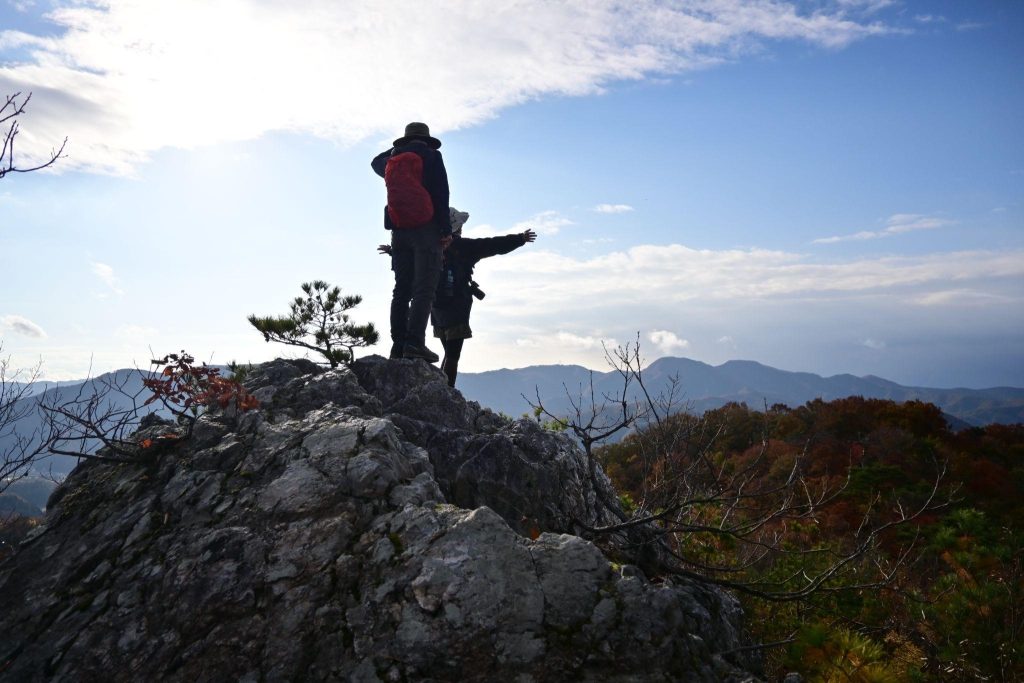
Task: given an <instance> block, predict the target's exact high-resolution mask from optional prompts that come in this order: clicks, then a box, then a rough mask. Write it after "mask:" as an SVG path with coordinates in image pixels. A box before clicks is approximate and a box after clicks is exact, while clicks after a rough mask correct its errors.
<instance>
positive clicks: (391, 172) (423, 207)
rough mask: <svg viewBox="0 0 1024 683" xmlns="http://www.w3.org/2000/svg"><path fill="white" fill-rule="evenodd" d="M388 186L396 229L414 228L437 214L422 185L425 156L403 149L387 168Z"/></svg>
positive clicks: (392, 220) (391, 216) (390, 211)
mask: <svg viewBox="0 0 1024 683" xmlns="http://www.w3.org/2000/svg"><path fill="white" fill-rule="evenodd" d="M384 184H385V185H386V186H387V188H388V216H389V217H390V218H391V222H392V223H394V225H395V227H397V228H415V227H418V226H420V225H423V224H424V223H428V222H430V219H431V218H433V217H434V202H432V201H431V200H430V193H429V192H427V189H426V188H425V187H423V157H421V156H420V155H419V154H417V153H416V152H402V153H401V154H396V155H395V156H393V157H391V158H390V159H388V163H387V166H386V167H385V168H384Z"/></svg>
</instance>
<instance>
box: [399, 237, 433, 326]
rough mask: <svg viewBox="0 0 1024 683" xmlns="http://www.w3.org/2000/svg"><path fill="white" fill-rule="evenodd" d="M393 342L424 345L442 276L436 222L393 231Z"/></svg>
mask: <svg viewBox="0 0 1024 683" xmlns="http://www.w3.org/2000/svg"><path fill="white" fill-rule="evenodd" d="M391 270H393V271H395V289H394V292H392V295H391V341H392V342H394V343H395V344H414V345H417V346H423V345H424V342H425V337H426V332H427V320H428V319H429V318H430V305H431V304H432V303H433V302H434V292H435V291H436V289H437V279H438V278H439V277H440V275H441V236H440V233H439V232H438V230H437V228H435V227H434V226H432V225H427V226H423V227H420V228H407V229H404V230H392V231H391Z"/></svg>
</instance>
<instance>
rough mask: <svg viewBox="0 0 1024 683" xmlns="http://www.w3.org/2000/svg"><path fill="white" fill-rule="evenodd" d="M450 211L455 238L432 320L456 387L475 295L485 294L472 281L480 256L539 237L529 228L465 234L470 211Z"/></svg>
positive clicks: (448, 248) (446, 254)
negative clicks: (498, 233) (475, 235)
mask: <svg viewBox="0 0 1024 683" xmlns="http://www.w3.org/2000/svg"><path fill="white" fill-rule="evenodd" d="M449 214H450V220H451V226H452V241H451V243H450V244H448V245H447V246H446V247H445V250H444V260H443V264H442V267H441V281H440V282H439V283H438V285H437V294H436V295H435V297H434V305H433V308H432V309H431V311H430V320H431V323H432V324H433V326H434V336H435V337H437V338H438V339H440V340H441V345H442V346H443V347H444V360H443V361H441V369H442V370H443V371H444V374H446V375H447V376H448V385H449V386H453V387H454V386H455V377H456V375H458V372H459V358H460V356H461V355H462V344H463V342H465V341H466V340H467V339H469V338H470V337H472V336H473V330H471V329H470V327H469V314H470V311H471V310H472V308H473V298H474V297H476V298H478V299H483V298H484V293H483V292H482V291H480V287H479V285H477V283H476V282H474V281H473V268H474V267H475V266H476V264H477V263H478V262H479V261H480V259H485V258H488V257H490V256H498V255H499V254H507V253H509V252H510V251H513V250H515V249H518V248H519V247H521V246H523V245H524V244H527V243H528V242H533V241H534V240H536V239H537V233H535V232H534V231H533V230H526V231H525V232H519V233H514V234H511V235H504V236H502V237H482V238H472V237H463V236H462V226H463V225H464V224H465V223H466V221H467V220H469V214H468V213H466V212H464V211H459V210H458V209H455V208H451V209H449Z"/></svg>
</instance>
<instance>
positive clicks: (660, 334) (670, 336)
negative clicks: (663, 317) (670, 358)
mask: <svg viewBox="0 0 1024 683" xmlns="http://www.w3.org/2000/svg"><path fill="white" fill-rule="evenodd" d="M647 339H649V340H650V342H651V343H652V344H654V345H655V346H656V347H657V348H658V350H659V351H661V352H662V353H663V354H665V355H671V354H673V353H678V352H680V351H684V350H686V349H688V348H690V342H689V341H687V340H686V339H680V338H679V337H678V336H676V334H675V333H674V332H669V331H668V330H653V331H652V332H650V333H649V334H648V335H647Z"/></svg>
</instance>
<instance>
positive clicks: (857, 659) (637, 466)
mask: <svg viewBox="0 0 1024 683" xmlns="http://www.w3.org/2000/svg"><path fill="white" fill-rule="evenodd" d="M672 419H674V420H676V421H682V422H688V424H687V425H686V429H687V430H688V431H687V433H688V434H691V435H692V434H696V433H699V434H702V435H706V441H705V442H704V443H703V444H700V445H699V446H698V448H699V450H700V452H701V453H704V454H706V455H707V458H708V459H709V467H710V466H713V467H717V468H721V470H720V471H725V472H736V471H747V470H749V471H754V472H756V474H757V477H756V478H755V479H752V480H751V481H750V483H749V484H748V485H747V486H748V491H749V493H750V495H749V497H747V498H744V499H743V500H744V502H743V504H741V505H738V506H734V507H733V508H732V509H729V510H727V511H723V510H717V511H714V512H709V513H708V514H707V516H706V518H707V519H709V520H715V519H717V520H719V521H721V520H722V518H723V517H724V516H726V515H731V516H732V519H733V521H734V520H735V518H736V517H739V518H740V519H743V517H744V516H747V517H748V518H750V519H754V518H756V517H757V515H758V514H759V510H758V506H759V505H763V504H766V503H765V502H764V501H767V500H770V496H763V495H761V494H762V493H763V492H771V491H774V490H778V489H781V488H782V487H783V486H784V485H785V483H786V481H787V479H790V478H791V477H793V476H794V472H796V473H797V474H798V475H799V476H800V477H801V478H802V481H804V482H806V486H807V488H808V496H809V497H812V496H813V495H814V491H819V490H826V489H828V490H832V491H835V492H836V495H835V496H834V497H831V498H828V499H827V500H825V501H824V502H823V503H822V504H821V505H820V507H818V508H816V509H814V511H813V514H811V515H809V516H808V517H806V518H803V519H793V520H789V521H787V520H775V522H774V523H775V524H776V527H777V528H776V529H775V531H776V532H777V534H778V536H777V537H778V538H780V539H781V542H779V543H778V544H777V545H776V546H773V547H772V548H770V549H769V550H768V551H766V552H764V553H763V554H760V555H759V556H757V558H756V561H750V562H748V563H745V564H743V563H740V566H737V563H736V556H735V553H736V548H735V546H734V545H732V544H730V543H729V542H728V538H724V537H722V536H716V535H715V534H714V533H710V532H702V531H699V530H698V531H694V532H692V533H690V534H686V535H676V538H675V542H676V543H678V544H681V545H680V546H679V547H683V546H686V547H691V548H692V547H693V546H694V545H695V544H697V545H699V547H700V549H701V551H702V552H703V553H704V555H702V557H703V558H704V559H702V560H701V562H700V563H699V564H700V565H702V566H701V567H698V568H697V569H698V570H700V571H704V570H706V569H707V568H709V567H711V568H713V567H722V566H730V567H732V571H733V574H732V575H730V576H729V580H730V581H735V582H738V583H742V584H744V585H748V586H750V585H754V586H761V587H783V586H786V585H787V582H789V581H791V580H793V578H794V577H799V576H807V575H811V576H813V575H814V574H815V573H816V572H817V571H820V569H821V568H822V567H827V566H830V565H829V563H830V562H834V559H835V558H836V557H841V556H842V555H843V553H844V552H845V551H847V550H849V549H850V548H854V547H856V546H857V544H858V542H859V541H860V536H861V535H862V531H863V528H864V522H865V520H871V521H872V522H873V523H875V524H876V525H877V524H878V523H879V522H881V523H884V522H885V520H887V519H889V518H892V517H896V516H898V515H899V514H905V513H907V512H909V511H910V510H912V509H914V507H915V506H918V505H921V504H922V501H926V499H927V498H928V496H930V495H931V494H932V493H934V496H933V498H932V501H933V502H932V504H931V505H929V506H927V507H928V509H927V510H926V511H925V512H923V513H922V514H920V515H919V516H917V517H916V518H915V519H914V520H913V523H912V524H903V525H899V526H894V527H892V529H890V530H889V531H887V532H885V533H883V534H882V535H881V536H880V537H879V543H878V544H877V545H875V546H874V547H872V548H870V549H869V550H868V551H867V552H865V553H863V554H861V555H860V556H858V557H857V558H856V559H855V560H854V561H851V562H849V563H848V564H846V565H845V566H843V567H841V568H840V571H839V572H838V573H837V576H838V577H840V579H841V580H840V583H842V584H845V585H846V586H849V587H850V588H849V589H847V590H831V589H830V590H824V591H820V592H817V593H815V594H814V595H812V596H810V597H807V598H805V599H801V600H791V601H771V600H765V599H762V598H758V597H755V596H752V595H748V594H743V593H741V597H742V598H743V600H744V601H745V606H746V607H747V609H748V612H749V613H750V614H751V615H752V627H753V629H754V630H755V631H756V636H757V638H758V639H759V640H760V641H762V642H765V643H772V642H780V641H781V642H783V643H784V644H782V645H780V646H778V647H776V648H772V649H770V650H769V651H768V653H767V661H768V662H770V666H771V668H773V669H774V673H779V672H784V671H786V670H798V671H801V672H803V673H804V674H805V675H811V676H812V677H813V676H814V675H815V674H820V675H821V676H822V680H864V681H867V680H871V681H875V680H878V681H881V680H943V681H968V680H970V681H974V680H990V681H1015V680H1024V648H1021V647H1020V643H1021V642H1022V637H1024V633H1022V627H1024V602H1022V596H1024V586H1022V547H1024V533H1022V532H1024V530H1022V525H1024V425H1020V424H1017V425H1010V426H1007V425H989V426H987V427H974V428H968V429H964V430H961V431H958V432H953V431H951V430H950V429H948V427H947V423H946V422H945V420H944V419H943V416H942V412H941V411H940V410H939V409H938V408H937V407H935V406H934V405H931V404H927V403H922V402H916V401H911V402H907V403H896V402H893V401H887V400H873V399H863V398H847V399H841V400H835V401H831V402H824V401H821V400H816V401H812V402H810V403H807V404H806V405H803V406H801V407H798V408H788V407H786V406H783V405H776V406H773V407H772V408H770V409H769V410H767V411H766V412H760V411H755V410H752V409H750V408H748V407H747V406H746V405H744V404H736V403H733V404H729V405H727V406H724V407H722V408H719V409H717V410H713V411H709V412H708V413H706V414H705V415H704V416H703V418H696V417H691V416H685V415H683V416H676V417H675V418H672ZM666 428H667V427H666V426H665V425H662V426H661V427H659V428H657V429H666ZM655 429H656V428H654V427H650V428H648V429H646V430H641V431H640V432H638V433H635V434H632V435H630V436H629V437H627V438H626V439H625V440H624V441H622V442H621V443H618V444H614V445H611V446H606V447H604V448H603V449H602V450H600V451H599V453H598V455H599V458H600V460H601V461H602V463H603V465H604V467H605V468H606V471H607V472H608V474H609V475H610V476H611V478H612V479H613V481H614V482H615V484H616V487H617V488H618V490H619V491H620V492H621V493H622V495H623V498H624V499H625V500H626V502H627V503H630V504H635V503H638V502H640V501H641V500H642V499H643V498H644V497H645V496H651V495H654V492H655V491H656V490H660V489H663V488H664V486H665V483H666V482H665V477H666V474H667V473H668V472H671V471H672V464H671V461H672V459H673V458H675V459H677V460H683V459H686V458H688V457H692V454H689V455H688V454H687V452H686V451H687V449H690V448H692V447H693V445H694V444H693V441H696V439H688V440H686V441H685V442H682V443H681V444H680V445H679V451H678V452H677V453H674V454H667V456H666V454H662V456H663V457H660V458H659V459H652V458H651V457H650V453H649V451H648V450H647V449H648V447H649V445H650V444H651V443H653V442H656V441H657V440H656V439H655V438H654V435H652V431H654V430H655ZM936 481H938V486H937V487H936V486H935V482H936ZM693 504H694V505H699V502H694V503H693ZM716 515H717V517H716ZM709 526H713V524H709ZM887 573H888V574H889V578H888V580H886V581H885V582H884V583H885V585H884V586H877V585H876V583H877V582H878V580H879V577H882V576H885V575H886V574H887ZM856 586H864V587H862V588H856ZM842 672H845V673H842ZM854 672H856V673H854ZM769 673H772V672H769ZM848 675H849V676H851V677H850V678H847V677H846V676H848ZM858 676H859V677H858Z"/></svg>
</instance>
